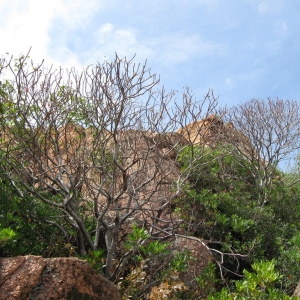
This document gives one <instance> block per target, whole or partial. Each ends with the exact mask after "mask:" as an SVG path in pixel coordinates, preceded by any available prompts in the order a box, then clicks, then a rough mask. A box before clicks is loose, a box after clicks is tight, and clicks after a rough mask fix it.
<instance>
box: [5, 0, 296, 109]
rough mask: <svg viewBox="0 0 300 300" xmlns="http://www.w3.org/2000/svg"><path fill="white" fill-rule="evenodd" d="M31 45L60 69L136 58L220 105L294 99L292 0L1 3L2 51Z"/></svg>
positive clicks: (169, 81)
mask: <svg viewBox="0 0 300 300" xmlns="http://www.w3.org/2000/svg"><path fill="white" fill-rule="evenodd" d="M30 48H31V52H30V57H31V58H32V59H33V60H34V61H36V62H39V61H41V60H42V59H45V64H47V65H51V64H58V65H61V66H63V67H66V68H70V67H73V66H75V67H76V68H82V67H85V66H88V65H91V64H96V63H97V62H100V63H101V62H102V61H103V60H104V59H106V60H107V59H112V58H113V57H114V55H115V53H117V54H118V55H119V56H121V57H123V56H126V57H132V56H134V55H136V56H135V60H136V61H137V62H144V61H145V60H147V64H148V67H150V68H151V71H152V72H153V73H156V74H158V75H159V76H160V80H161V84H162V85H164V86H165V88H166V90H179V91H180V90H182V89H183V88H184V87H190V88H191V89H192V90H193V92H194V94H195V95H196V97H197V98H200V99H201V98H203V96H204V95H205V94H206V93H207V92H208V90H210V89H212V90H213V92H214V95H215V96H217V97H219V102H220V104H222V105H228V106H231V105H235V104H241V103H243V102H244V101H246V100H249V99H252V98H260V99H266V98H268V97H272V98H276V97H279V98H281V99H290V100H296V101H298V100H300V76H299V75H300V1H299V0H151V1H149V0H13V1H12V0H0V56H2V55H4V54H5V53H10V54H13V55H15V56H19V55H21V54H24V53H26V52H27V51H28V50H29V49H30Z"/></svg>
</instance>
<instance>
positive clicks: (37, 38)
mask: <svg viewBox="0 0 300 300" xmlns="http://www.w3.org/2000/svg"><path fill="white" fill-rule="evenodd" d="M99 3H101V1H96V0H90V1H84V0H73V1H72V0H44V1H40V0H28V1H24V0H14V1H11V0H2V1H1V6H0V37H1V46H0V50H1V52H2V53H4V52H9V53H11V54H14V55H20V54H23V53H24V52H27V51H28V50H29V48H32V50H31V56H32V57H34V59H35V60H41V59H44V58H45V59H46V60H47V61H48V62H49V61H50V62H55V60H56V59H55V57H53V55H52V50H53V49H52V48H50V47H52V46H53V44H54V45H56V46H57V47H58V48H59V51H58V50H56V53H58V52H61V53H62V54H63V53H65V54H67V55H62V56H61V57H58V59H60V58H63V59H64V61H58V63H59V64H69V63H78V59H77V58H76V54H75V53H71V52H70V49H68V48H67V47H66V45H65V44H64V43H62V44H61V45H59V44H56V41H52V40H51V39H52V36H51V29H52V28H53V26H54V24H55V22H57V21H60V22H61V23H62V29H63V30H62V31H63V32H64V34H68V32H69V30H71V29H72V28H74V27H76V26H77V27H78V26H81V24H84V22H86V21H87V20H88V18H89V17H90V16H91V15H92V14H93V13H94V12H95V10H96V8H98V7H100V4H99ZM62 40H63V39H61V41H62ZM51 42H52V43H51Z"/></svg>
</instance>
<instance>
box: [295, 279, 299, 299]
mask: <svg viewBox="0 0 300 300" xmlns="http://www.w3.org/2000/svg"><path fill="white" fill-rule="evenodd" d="M293 296H297V297H300V281H299V283H298V285H297V287H296V289H295V291H294V294H293Z"/></svg>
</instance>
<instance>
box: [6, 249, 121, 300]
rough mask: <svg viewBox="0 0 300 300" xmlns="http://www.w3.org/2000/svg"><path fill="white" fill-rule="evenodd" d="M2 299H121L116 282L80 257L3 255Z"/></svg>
mask: <svg viewBox="0 0 300 300" xmlns="http://www.w3.org/2000/svg"><path fill="white" fill-rule="evenodd" d="M0 291H1V292H0V299H1V300H16V299H20V300H26V299H36V300H37V299H41V300H47V299H70V300H71V299H74V300H77V299H90V300H92V299H95V300H96V299H99V300H101V299H102V300H107V299H110V300H118V299H121V298H120V297H119V295H118V293H117V290H116V288H115V286H114V285H113V283H111V282H110V281H109V280H107V279H106V278H104V277H103V276H101V275H100V274H98V273H97V272H96V271H94V270H93V269H92V268H91V267H90V266H89V264H88V263H87V262H85V261H83V260H80V259H78V258H63V257H62V258H43V257H40V256H32V255H28V256H19V257H11V258H1V259H0Z"/></svg>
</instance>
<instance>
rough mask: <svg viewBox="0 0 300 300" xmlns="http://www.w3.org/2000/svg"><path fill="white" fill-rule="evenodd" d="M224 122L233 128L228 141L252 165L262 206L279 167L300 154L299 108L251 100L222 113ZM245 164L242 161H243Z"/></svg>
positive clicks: (284, 102)
mask: <svg viewBox="0 0 300 300" xmlns="http://www.w3.org/2000/svg"><path fill="white" fill-rule="evenodd" d="M222 115H223V116H224V120H225V121H227V122H230V123H231V124H233V126H234V128H235V129H234V130H232V129H230V130H228V132H227V133H228V138H229V139H230V142H231V144H232V145H233V146H234V148H233V149H234V151H235V152H237V153H238V154H239V155H240V156H241V157H242V158H243V159H245V158H246V161H248V162H249V164H247V165H245V167H246V168H248V169H249V172H250V173H251V174H252V176H253V178H254V179H255V182H256V186H257V188H258V191H259V194H258V195H259V197H260V201H261V204H262V205H263V204H264V202H265V201H266V196H267V190H268V189H269V188H270V187H271V185H272V178H273V177H274V174H275V172H276V170H278V167H279V164H280V163H281V162H283V161H284V159H286V158H288V157H289V156H290V155H291V154H292V153H294V152H295V151H297V150H299V146H300V144H299V139H300V106H299V104H298V102H296V101H290V100H282V99H271V98H269V99H267V100H259V99H252V100H250V101H247V102H246V103H242V104H240V105H237V106H234V107H232V108H230V109H227V110H225V111H223V112H222ZM241 161H242V160H241Z"/></svg>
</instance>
